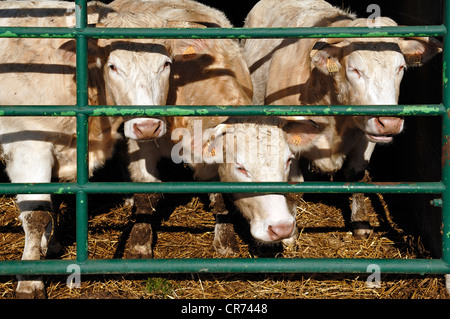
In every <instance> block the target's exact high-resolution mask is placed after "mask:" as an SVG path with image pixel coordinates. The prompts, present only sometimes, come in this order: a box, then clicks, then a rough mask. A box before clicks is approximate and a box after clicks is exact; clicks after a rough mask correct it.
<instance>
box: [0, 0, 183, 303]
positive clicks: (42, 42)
mask: <svg viewBox="0 0 450 319" xmlns="http://www.w3.org/2000/svg"><path fill="white" fill-rule="evenodd" d="M0 9H1V10H0V25H2V26H27V27H30V26H36V27H44V26H45V27H74V26H75V17H74V3H70V2H58V1H50V2H26V1H21V2H0ZM88 13H89V23H90V24H96V25H97V27H167V26H174V25H175V26H176V25H178V24H180V23H181V24H183V25H186V24H184V23H182V22H180V21H177V22H174V23H173V24H170V23H169V22H167V21H166V20H163V19H159V18H157V17H156V16H154V15H151V14H145V15H144V14H140V13H129V12H121V13H116V12H114V10H113V9H111V8H110V7H108V6H105V5H104V4H101V3H98V2H92V3H89V6H88ZM187 25H188V23H187ZM184 44H185V45H186V46H188V45H190V43H189V41H186V42H184ZM171 54H177V51H176V49H173V48H171V47H170V43H168V42H166V41H163V40H123V39H119V40H92V41H91V40H90V41H89V52H88V55H89V70H88V84H89V88H88V95H89V103H90V104H91V105H105V104H110V105H112V104H125V105H156V104H157V105H160V104H165V102H166V98H167V92H168V84H169V75H170V66H171ZM75 60H76V56H75V41H74V40H70V39H69V40H68V39H0V83H1V87H2V90H1V91H0V103H1V104H2V105H48V104H62V105H67V104H69V105H70V104H75V103H76V84H75ZM121 123H123V120H122V118H120V117H109V118H108V117H90V118H89V174H90V175H92V173H93V171H94V170H95V168H96V167H99V166H102V165H103V164H104V163H105V161H106V159H108V158H109V157H111V155H112V153H113V149H114V144H115V142H116V141H117V140H118V139H120V138H121V136H120V134H119V133H118V132H117V130H118V128H119V126H120V125H121ZM127 123H128V124H126V126H125V132H126V133H127V134H128V135H130V136H137V137H155V136H159V135H162V134H164V132H165V130H166V126H165V122H163V121H161V120H159V119H144V120H142V119H141V120H139V121H137V122H136V121H134V122H133V120H132V121H129V122H127ZM76 142H77V136H76V120H75V118H74V117H1V118H0V144H1V150H2V152H1V155H2V159H3V161H4V162H5V164H6V172H7V173H8V176H9V178H10V180H11V182H13V183H45V182H50V181H51V179H52V178H57V179H59V180H62V181H74V180H75V179H76ZM17 202H18V206H19V209H20V211H21V214H20V220H21V221H22V225H23V229H24V231H25V248H24V253H23V257H22V259H23V260H37V259H40V253H41V252H42V253H43V254H45V253H46V252H47V244H48V241H49V235H50V234H51V233H52V230H51V227H52V225H53V222H52V220H53V215H52V214H53V213H52V207H51V206H52V205H51V200H50V195H48V194H41V195H26V194H21V195H17ZM16 295H17V297H26V298H41V297H45V288H44V284H43V282H42V281H41V280H39V278H30V277H23V278H22V277H21V278H19V283H18V286H17V290H16Z"/></svg>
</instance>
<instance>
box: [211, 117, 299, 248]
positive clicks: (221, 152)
mask: <svg viewBox="0 0 450 319" xmlns="http://www.w3.org/2000/svg"><path fill="white" fill-rule="evenodd" d="M306 126H308V125H306ZM302 127H303V128H304V127H305V126H304V123H302V121H301V120H299V119H296V120H295V121H293V122H291V121H286V120H282V119H276V118H266V119H261V118H259V119H247V120H242V119H233V120H231V119H229V120H228V121H227V122H226V123H223V124H219V125H217V126H216V127H215V128H214V129H213V130H212V133H211V134H210V138H209V139H208V140H207V141H206V143H204V144H203V159H204V161H205V162H208V163H210V164H211V163H215V164H214V165H217V167H218V174H219V177H220V180H221V181H222V182H286V181H288V176H289V170H290V163H291V160H292V158H293V154H292V152H291V149H290V148H291V145H290V144H295V143H299V139H298V138H290V137H289V136H290V135H291V131H292V130H294V131H296V132H298V131H300V130H302ZM286 135H289V136H288V138H286ZM233 200H234V203H235V205H236V206H237V207H238V208H239V210H240V211H241V213H242V214H243V215H244V216H245V217H246V218H247V219H248V220H249V222H250V232H251V234H252V236H253V237H254V238H255V239H257V240H259V241H261V242H266V243H271V242H278V241H280V240H283V239H288V238H291V237H292V236H293V235H294V234H295V232H296V229H297V228H296V225H295V217H294V216H295V212H294V211H292V209H291V208H290V207H288V204H287V202H286V198H285V196H284V195H283V194H267V193H263V194H251V193H237V194H233Z"/></svg>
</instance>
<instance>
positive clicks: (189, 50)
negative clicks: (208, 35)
mask: <svg viewBox="0 0 450 319" xmlns="http://www.w3.org/2000/svg"><path fill="white" fill-rule="evenodd" d="M196 54H197V52H195V49H194V46H193V45H190V46H188V48H187V49H186V50H185V51H184V52H183V58H185V59H188V58H190V57H192V56H194V55H196Z"/></svg>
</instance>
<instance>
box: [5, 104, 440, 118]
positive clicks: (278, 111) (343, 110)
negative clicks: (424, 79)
mask: <svg viewBox="0 0 450 319" xmlns="http://www.w3.org/2000/svg"><path fill="white" fill-rule="evenodd" d="M77 113H78V114H84V115H88V116H266V115H274V116H290V115H291V116H292V115H309V116H322V115H333V116H334V115H380V116H388V115H389V116H393V115H397V116H438V115H443V114H446V110H445V107H444V106H443V105H442V104H426V105H241V106H219V105H207V106H192V105H167V106H147V107H146V106H107V105H100V106H87V107H84V108H81V109H79V108H78V107H76V106H73V105H37V106H34V105H17V106H0V116H75V115H76V114H77Z"/></svg>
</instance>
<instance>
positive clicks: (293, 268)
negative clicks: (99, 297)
mask: <svg viewBox="0 0 450 319" xmlns="http://www.w3.org/2000/svg"><path fill="white" fill-rule="evenodd" d="M86 8H87V6H86V0H76V3H75V9H76V10H75V14H76V27H75V28H24V27H9V28H5V27H0V37H14V38H15V37H23V38H38V37H44V38H51V37H57V38H75V39H76V49H77V70H76V78H77V104H76V105H75V106H73V105H60V106H38V107H35V106H23V105H22V106H13V107H11V106H1V107H0V116H76V118H77V166H78V169H77V182H76V183H43V184H26V183H21V184H18V183H17V184H12V183H7V184H0V193H1V194H42V193H52V194H75V195H76V203H77V204H76V223H77V225H76V236H77V237H76V247H77V248H76V249H77V250H76V260H39V261H15V260H14V261H0V275H18V274H21V275H56V274H67V269H68V266H70V265H73V264H78V265H79V266H80V271H81V274H96V273H101V274H123V273H200V272H209V273H231V272H239V273H309V272H314V273H318V272H323V273H337V272H341V273H366V272H367V269H368V267H369V266H370V265H372V264H376V265H378V266H379V267H380V271H381V272H382V273H416V274H448V273H450V87H449V84H450V83H449V74H448V73H447V72H448V70H447V63H450V39H449V38H448V34H447V29H448V28H449V27H450V0H446V1H445V6H444V10H445V12H444V13H445V22H444V24H443V25H435V26H417V27H414V26H412V27H382V28H378V29H370V28H359V27H358V28H284V29H245V28H231V29H216V28H208V29H112V28H99V29H96V28H92V27H88V26H87V10H86ZM413 35H414V36H443V37H444V53H443V54H444V57H443V61H444V62H443V99H442V103H441V104H436V105H386V106H381V107H380V106H366V105H351V106H346V105H323V106H321V105H314V106H295V105H290V106H251V105H249V106H242V107H223V106H157V107H149V108H142V107H137V106H89V105H88V94H87V58H88V57H87V41H88V38H193V37H195V38H212V39H220V38H237V39H239V38H258V39H263V38H323V37H339V38H345V37H347V38H351V37H403V36H413ZM338 114H339V115H398V116H441V117H442V125H443V136H442V157H443V158H442V164H443V168H442V169H443V170H442V171H443V173H442V180H441V181H440V182H422V183H395V184H386V183H338V182H327V183H325V182H305V183H300V184H290V183H216V182H207V183H201V182H192V183H93V182H89V181H88V166H87V158H88V157H87V151H88V134H87V132H88V118H89V117H90V116H114V115H119V116H176V115H178V116H222V115H229V116H236V115H338ZM193 188H195V189H196V191H197V192H199V193H210V192H222V193H234V192H253V193H266V192H277V193H280V192H285V193H296V192H297V193H413V194H416V193H417V194H418V193H423V194H442V199H441V200H437V202H439V203H440V204H442V211H443V214H442V215H443V217H442V224H443V226H442V227H443V228H442V234H443V235H442V257H441V258H440V259H414V260H410V259H299V258H294V259H280V258H277V259H270V258H252V259H244V258H242V259H239V258H238V259H153V260H142V259H140V260H126V259H108V260H91V259H89V258H88V197H87V196H88V194H94V193H154V192H163V193H190V192H192V189H193Z"/></svg>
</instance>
